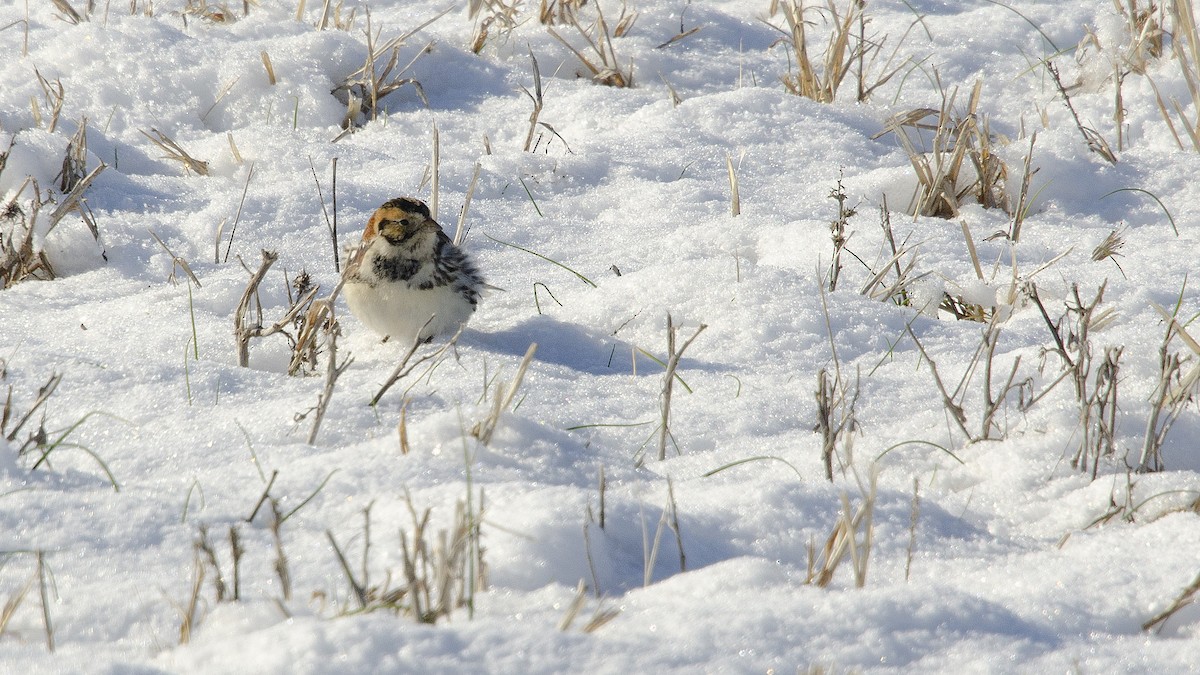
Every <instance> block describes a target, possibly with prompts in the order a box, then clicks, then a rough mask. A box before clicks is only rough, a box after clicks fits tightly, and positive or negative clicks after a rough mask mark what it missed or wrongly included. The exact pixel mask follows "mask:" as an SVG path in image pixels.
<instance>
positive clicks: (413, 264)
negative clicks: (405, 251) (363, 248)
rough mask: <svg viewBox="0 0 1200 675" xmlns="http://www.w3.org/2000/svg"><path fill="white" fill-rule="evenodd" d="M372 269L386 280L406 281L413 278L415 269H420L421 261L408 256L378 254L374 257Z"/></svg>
mask: <svg viewBox="0 0 1200 675" xmlns="http://www.w3.org/2000/svg"><path fill="white" fill-rule="evenodd" d="M372 269H373V270H374V271H375V274H376V275H377V276H379V278H381V279H384V280H387V281H408V280H409V279H411V278H413V276H414V275H415V274H416V273H417V270H419V269H421V263H419V262H417V261H416V260H411V259H408V258H396V257H392V256H387V257H384V256H380V257H377V258H375V262H374V263H373V264H372Z"/></svg>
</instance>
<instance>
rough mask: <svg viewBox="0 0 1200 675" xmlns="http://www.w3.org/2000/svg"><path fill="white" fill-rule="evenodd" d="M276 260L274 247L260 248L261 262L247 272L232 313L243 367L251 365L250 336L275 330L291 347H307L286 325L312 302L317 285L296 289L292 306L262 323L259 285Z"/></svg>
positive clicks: (270, 333) (298, 350)
mask: <svg viewBox="0 0 1200 675" xmlns="http://www.w3.org/2000/svg"><path fill="white" fill-rule="evenodd" d="M277 260H279V254H278V253H276V252H275V251H267V250H264V251H263V252H262V263H261V264H260V265H259V267H258V270H257V271H255V272H253V273H252V274H251V275H250V280H249V281H248V282H247V283H246V289H245V290H244V291H243V292H242V299H241V301H240V302H238V306H237V310H236V311H235V312H234V315H233V332H234V338H235V341H236V344H237V358H238V365H239V366H241V367H242V368H248V367H249V366H250V340H251V339H252V338H262V337H267V336H270V335H275V334H276V333H284V334H285V335H286V336H287V337H288V340H289V341H290V342H291V344H292V345H293V348H294V351H296V352H301V351H302V350H304V349H305V348H306V345H305V343H298V342H297V340H296V339H295V338H293V337H292V336H291V334H290V333H289V332H288V328H289V327H293V326H294V325H295V322H296V320H297V317H299V316H300V314H301V313H302V312H306V311H307V310H308V309H309V307H310V306H311V305H312V304H313V300H314V299H315V298H316V296H317V292H318V291H319V290H320V287H319V286H310V287H308V288H306V289H305V291H304V293H303V294H299V293H298V294H297V295H296V296H295V297H293V298H292V300H291V306H290V307H288V309H287V310H286V311H285V312H284V315H283V317H282V318H281V319H279V320H278V321H276V322H275V323H273V324H271V325H270V326H265V325H264V324H263V308H262V301H261V300H260V299H259V293H258V287H259V286H260V285H261V284H262V282H263V280H264V279H265V278H266V276H267V272H268V271H269V270H270V269H271V266H272V265H274V264H275V262H276V261H277ZM289 295H290V287H289ZM252 304H253V306H254V310H255V311H254V314H253V319H251V318H248V316H247V315H248V314H249V313H250V309H251V305H252ZM302 326H303V324H302ZM314 358H315V355H314ZM301 360H303V359H301ZM295 362H296V359H295V358H293V363H295ZM298 370H299V366H298V365H297V366H295V369H293V368H289V372H290V373H292V374H294V373H295V372H298Z"/></svg>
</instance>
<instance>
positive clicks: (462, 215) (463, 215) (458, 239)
mask: <svg viewBox="0 0 1200 675" xmlns="http://www.w3.org/2000/svg"><path fill="white" fill-rule="evenodd" d="M481 168H482V165H481V164H480V163H479V162H475V172H474V173H473V174H471V184H470V185H468V186H467V196H466V197H464V198H463V206H462V211H459V213H458V225H457V226H456V227H455V228H454V239H453V241H454V245H455V246H462V243H463V241H465V240H466V238H467V232H468V228H467V227H466V223H467V212H469V211H470V210H471V197H472V196H474V194H475V186H476V185H477V184H478V183H479V171H480V169H481Z"/></svg>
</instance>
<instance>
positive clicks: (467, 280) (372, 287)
mask: <svg viewBox="0 0 1200 675" xmlns="http://www.w3.org/2000/svg"><path fill="white" fill-rule="evenodd" d="M345 274H346V285H345V287H344V292H345V294H346V302H347V303H348V304H349V305H350V311H352V312H353V313H354V315H355V316H356V317H358V319H359V321H361V322H363V323H364V324H366V326H367V327H368V328H370V329H371V330H374V331H375V332H377V333H380V334H381V335H384V336H385V337H390V338H395V339H398V340H404V341H406V342H407V341H411V340H414V339H419V340H421V341H428V340H431V339H433V337H434V336H437V335H445V334H448V333H453V332H454V331H456V330H458V328H459V326H461V325H463V324H464V323H466V322H467V320H468V319H470V318H471V314H473V313H474V312H475V307H476V305H478V304H479V296H480V292H481V291H482V290H483V288H484V285H485V284H484V282H483V278H482V277H481V276H480V274H479V271H478V270H477V269H476V267H475V264H474V263H473V262H472V261H471V260H470V259H469V258H468V257H467V254H466V253H464V252H463V250H462V249H460V248H459V247H457V246H455V245H454V243H453V242H452V241H450V237H447V236H446V233H445V232H443V231H442V228H441V226H440V225H438V224H437V222H436V221H434V220H433V218H432V217H431V216H430V214H429V207H428V206H426V205H425V203H424V202H422V201H420V200H418V199H411V198H408V197H401V198H398V199H392V200H389V201H387V202H386V203H384V205H383V206H380V207H379V208H378V209H376V210H375V213H374V214H373V215H372V216H371V219H370V220H369V221H367V227H366V229H365V230H364V231H363V236H362V247H361V249H360V250H359V251H358V252H357V254H356V255H355V256H354V257H353V258H352V259H351V261H350V262H349V263H348V264H347V265H346V272H345ZM431 317H432V320H430V319H431ZM418 333H419V335H418Z"/></svg>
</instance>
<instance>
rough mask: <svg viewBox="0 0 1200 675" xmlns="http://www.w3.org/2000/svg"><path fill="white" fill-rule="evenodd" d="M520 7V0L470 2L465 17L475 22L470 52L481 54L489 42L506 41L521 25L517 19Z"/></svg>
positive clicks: (480, 0)
mask: <svg viewBox="0 0 1200 675" xmlns="http://www.w3.org/2000/svg"><path fill="white" fill-rule="evenodd" d="M520 5H521V0H510V1H509V2H505V1H504V0H470V3H469V4H468V5H467V17H468V18H469V19H471V20H472V21H474V22H475V30H474V31H473V32H472V33H471V45H470V49H471V51H472V52H473V53H475V54H478V53H480V52H482V51H483V48H484V47H485V46H487V43H488V41H489V40H494V39H499V40H501V41H507V40H508V38H509V37H510V36H511V35H512V32H513V31H514V30H516V28H517V26H519V25H521V23H522V22H521V21H519V20H518V18H517V14H518V10H519V9H520Z"/></svg>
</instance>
